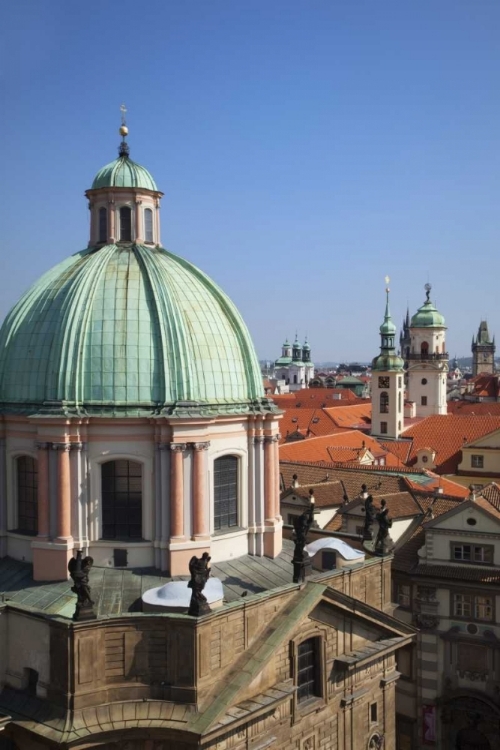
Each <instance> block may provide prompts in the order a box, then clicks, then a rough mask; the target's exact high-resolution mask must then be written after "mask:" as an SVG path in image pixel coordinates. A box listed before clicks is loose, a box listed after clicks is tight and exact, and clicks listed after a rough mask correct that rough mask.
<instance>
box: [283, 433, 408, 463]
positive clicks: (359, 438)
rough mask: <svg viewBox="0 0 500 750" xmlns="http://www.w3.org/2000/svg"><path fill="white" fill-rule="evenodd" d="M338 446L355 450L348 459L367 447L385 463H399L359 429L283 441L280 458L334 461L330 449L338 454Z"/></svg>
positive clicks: (355, 456)
mask: <svg viewBox="0 0 500 750" xmlns="http://www.w3.org/2000/svg"><path fill="white" fill-rule="evenodd" d="M339 448H344V449H345V448H350V449H353V450H354V451H355V453H354V454H353V458H350V459H349V460H355V459H356V458H357V456H358V455H359V453H361V451H363V449H364V448H368V450H369V451H370V452H371V453H372V454H373V455H374V456H376V457H377V458H379V457H380V458H382V457H383V458H384V460H385V465H387V466H398V464H399V461H398V459H397V458H396V456H394V455H393V454H392V453H388V452H387V451H385V450H384V449H383V448H382V446H381V445H380V443H379V442H378V441H377V440H375V438H373V437H371V436H370V435H365V434H364V433H363V432H359V430H349V431H346V432H340V433H337V434H335V435H326V436H324V437H316V438H309V440H301V441H298V442H296V443H285V444H284V445H281V446H280V460H281V459H288V460H295V461H311V462H313V463H314V462H317V461H327V462H333V463H335V461H337V460H338V459H337V458H333V457H332V449H333V451H334V455H335V456H338V455H339V454H338V449H339Z"/></svg>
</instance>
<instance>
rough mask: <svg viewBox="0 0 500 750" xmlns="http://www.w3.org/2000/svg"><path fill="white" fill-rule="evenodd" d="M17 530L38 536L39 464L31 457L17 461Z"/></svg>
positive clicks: (20, 457)
mask: <svg viewBox="0 0 500 750" xmlns="http://www.w3.org/2000/svg"><path fill="white" fill-rule="evenodd" d="M16 481H17V529H16V531H18V532H20V533H21V534H29V535H30V536H36V535H37V534H38V463H37V461H36V459H35V458H32V457H31V456H19V458H17V459H16Z"/></svg>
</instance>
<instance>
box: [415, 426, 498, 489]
mask: <svg viewBox="0 0 500 750" xmlns="http://www.w3.org/2000/svg"><path fill="white" fill-rule="evenodd" d="M499 428H500V416H498V417H487V416H472V415H462V414H460V415H457V414H442V415H433V416H431V417H427V418H426V419H424V420H423V421H422V422H420V423H419V424H417V425H413V426H412V427H410V428H409V429H407V430H405V432H404V433H403V437H410V438H412V439H413V443H412V447H411V451H410V458H409V463H410V464H412V463H415V461H416V459H417V452H418V451H419V450H420V449H421V448H424V447H426V446H430V447H431V448H432V449H433V450H434V451H436V456H435V462H436V470H438V471H439V473H443V474H454V473H456V471H457V468H458V464H459V463H460V462H461V460H462V450H461V449H462V445H464V443H470V442H471V441H473V440H477V439H478V438H480V437H483V436H484V435H487V434H489V433H490V432H493V431H494V430H497V429H499Z"/></svg>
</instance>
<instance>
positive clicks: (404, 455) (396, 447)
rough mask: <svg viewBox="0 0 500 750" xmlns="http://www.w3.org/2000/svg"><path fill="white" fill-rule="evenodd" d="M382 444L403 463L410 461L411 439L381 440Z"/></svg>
mask: <svg viewBox="0 0 500 750" xmlns="http://www.w3.org/2000/svg"><path fill="white" fill-rule="evenodd" d="M380 445H381V446H382V447H383V448H385V450H386V451H389V453H393V454H394V455H395V456H397V458H399V460H400V461H401V463H402V464H405V463H406V462H407V461H408V457H409V455H410V449H411V440H387V441H382V440H381V441H380Z"/></svg>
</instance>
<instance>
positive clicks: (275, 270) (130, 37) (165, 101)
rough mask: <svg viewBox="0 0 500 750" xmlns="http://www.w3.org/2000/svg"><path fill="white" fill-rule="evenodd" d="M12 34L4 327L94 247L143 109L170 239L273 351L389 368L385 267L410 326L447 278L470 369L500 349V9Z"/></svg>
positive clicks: (264, 15) (214, 14) (88, 10)
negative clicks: (380, 356) (46, 278)
mask: <svg viewBox="0 0 500 750" xmlns="http://www.w3.org/2000/svg"><path fill="white" fill-rule="evenodd" d="M0 29H1V31H0V34H1V38H0V63H1V69H0V74H1V79H0V86H1V90H0V96H1V102H0V104H1V111H2V126H1V137H0V149H1V154H0V156H1V161H0V164H1V177H0V181H1V194H0V205H1V208H2V222H1V226H2V245H1V260H2V268H1V273H0V318H3V316H4V315H5V314H6V312H7V311H8V309H9V308H10V307H11V306H12V304H13V303H14V302H15V301H16V299H17V298H18V297H19V295H20V294H21V293H22V292H23V291H24V290H25V289H26V288H27V287H28V286H29V285H30V284H31V283H32V282H33V281H34V280H35V279H36V278H37V277H38V276H39V275H40V274H41V273H42V272H43V271H45V270H46V269H47V268H49V267H50V266H52V265H54V264H55V263H57V262H59V261H60V260H62V259H63V258H64V257H66V256H68V255H70V254H72V253H74V252H76V251H78V250H80V249H82V248H83V247H85V246H86V244H87V233H88V209H87V205H86V201H85V199H84V196H83V193H84V190H85V189H86V188H88V187H90V184H91V182H92V178H93V176H94V174H95V172H96V171H97V170H98V169H99V168H100V167H101V166H102V165H103V164H105V163H107V162H109V161H111V160H112V159H114V158H115V156H116V153H117V146H118V142H119V136H118V133H117V129H118V126H119V114H120V113H119V105H120V104H121V102H122V101H124V102H125V103H126V105H127V107H128V112H129V114H128V125H129V128H130V138H129V142H130V146H131V156H132V158H133V159H135V160H137V161H138V162H140V163H141V164H143V165H144V166H146V167H147V168H148V169H150V171H151V172H152V174H153V175H154V177H155V179H156V181H157V183H158V185H159V187H160V189H161V190H163V191H164V193H165V197H164V199H163V209H162V240H163V244H164V245H165V246H166V247H167V248H168V249H170V250H172V251H173V252H175V253H178V254H180V255H182V256H184V257H186V258H187V259H189V260H190V261H192V262H194V263H195V264H196V265H198V266H200V267H201V268H202V269H203V270H204V271H206V272H207V273H208V274H209V275H211V276H212V277H213V278H214V279H215V280H216V281H217V282H219V283H220V284H221V286H222V287H223V288H224V290H225V291H226V292H227V293H228V294H229V295H230V296H231V297H232V299H233V300H234V302H235V303H236V305H237V306H238V307H239V309H240V310H241V312H242V314H243V316H244V318H245V320H246V322H247V324H248V326H249V328H250V330H251V333H252V335H253V338H254V341H255V344H256V347H257V351H258V354H259V356H260V357H274V356H278V355H279V353H280V347H281V344H282V341H283V339H284V337H285V336H293V335H294V333H295V330H296V329H297V330H298V332H299V336H300V337H303V336H304V334H305V333H306V332H307V333H308V335H309V341H310V343H311V346H312V353H313V359H316V360H325V359H333V360H339V359H340V360H344V359H356V358H358V359H365V360H366V359H368V358H371V357H372V356H375V355H376V354H377V351H378V345H379V338H378V326H379V324H380V322H381V320H382V316H383V308H384V276H385V275H386V274H389V275H390V276H391V288H392V303H391V306H392V312H393V317H394V318H395V319H396V322H397V323H398V324H399V323H400V319H401V318H402V317H403V315H404V313H405V310H406V304H407V302H408V303H409V305H410V310H411V311H412V312H414V311H415V310H416V308H417V307H418V305H420V304H421V303H422V302H423V300H424V289H423V286H424V284H425V282H426V281H427V280H428V279H429V280H430V281H431V282H432V284H433V292H432V296H433V298H434V299H435V301H436V302H437V304H438V306H439V308H440V310H441V312H442V313H443V314H444V315H445V317H446V320H447V323H448V326H449V332H448V349H449V351H450V354H451V355H453V354H455V353H457V354H458V355H462V354H468V353H469V349H470V339H471V336H472V333H473V332H475V331H476V330H477V327H478V324H479V321H480V319H481V318H482V317H486V318H487V319H488V322H489V326H490V331H492V332H495V331H496V333H497V336H498V337H500V303H499V294H498V279H499V273H498V272H499V269H500V263H499V236H500V212H499V201H500V97H499V89H500V86H499V84H500V44H499V39H500V3H499V2H498V0H407V1H403V2H402V0H322V1H319V0H318V1H316V0H176V1H175V2H172V1H171V0H148V2H146V3H140V2H131V1H130V0H123V2H116V1H115V2H112V1H111V0H108V1H107V2H102V1H99V2H97V1H96V0H90V2H86V3H76V2H68V0H64V2H62V1H60V0H45V2H41V1H40V0H19V2H17V3H3V5H2V8H1V9H0Z"/></svg>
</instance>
